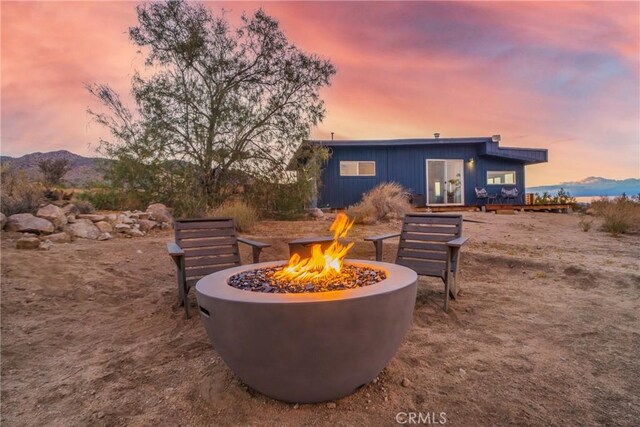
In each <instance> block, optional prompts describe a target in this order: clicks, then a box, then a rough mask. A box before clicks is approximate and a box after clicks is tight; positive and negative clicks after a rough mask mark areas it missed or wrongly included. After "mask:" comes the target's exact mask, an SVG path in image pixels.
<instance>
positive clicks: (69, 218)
mask: <svg viewBox="0 0 640 427" xmlns="http://www.w3.org/2000/svg"><path fill="white" fill-rule="evenodd" d="M76 221H77V219H76V216H75V214H69V215H67V223H69V224H73V223H74V222H76Z"/></svg>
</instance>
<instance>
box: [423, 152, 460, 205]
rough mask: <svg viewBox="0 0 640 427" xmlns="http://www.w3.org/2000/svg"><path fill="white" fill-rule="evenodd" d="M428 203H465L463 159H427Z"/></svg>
mask: <svg viewBox="0 0 640 427" xmlns="http://www.w3.org/2000/svg"><path fill="white" fill-rule="evenodd" d="M427 204H428V205H462V204H464V162H463V161H462V160H427Z"/></svg>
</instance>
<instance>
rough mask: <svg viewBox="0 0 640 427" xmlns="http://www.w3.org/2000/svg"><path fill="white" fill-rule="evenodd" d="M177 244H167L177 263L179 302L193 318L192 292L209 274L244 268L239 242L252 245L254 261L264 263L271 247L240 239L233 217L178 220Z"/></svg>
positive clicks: (176, 229) (176, 224)
mask: <svg viewBox="0 0 640 427" xmlns="http://www.w3.org/2000/svg"><path fill="white" fill-rule="evenodd" d="M174 227H175V233H176V241H175V242H172V243H168V244H167V250H168V251H169V255H170V256H171V258H173V261H174V262H175V263H176V269H177V275H178V299H179V301H180V303H181V304H182V305H184V310H185V313H186V315H187V317H189V304H188V302H187V295H188V294H189V289H191V287H193V286H195V284H196V282H198V280H200V279H201V278H202V277H204V276H206V275H207V274H211V273H214V272H216V271H219V270H224V269H226V268H231V267H236V266H238V265H240V252H239V249H238V242H240V243H245V244H247V245H250V246H251V247H252V250H253V262H254V263H257V262H260V252H261V251H262V249H264V248H267V247H269V246H271V245H269V244H267V243H261V242H256V241H254V240H249V239H245V238H242V237H238V236H237V234H236V226H235V224H234V222H233V219H232V218H194V219H177V220H176V221H175V224H174Z"/></svg>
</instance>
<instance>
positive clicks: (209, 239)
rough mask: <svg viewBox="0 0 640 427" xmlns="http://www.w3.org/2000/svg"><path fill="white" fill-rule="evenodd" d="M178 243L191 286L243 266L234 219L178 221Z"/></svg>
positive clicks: (176, 226)
mask: <svg viewBox="0 0 640 427" xmlns="http://www.w3.org/2000/svg"><path fill="white" fill-rule="evenodd" d="M175 230H176V243H177V244H178V246H180V247H181V248H182V250H183V251H184V254H185V255H184V264H185V275H186V279H187V285H188V286H194V285H195V284H196V282H197V281H198V280H199V279H200V278H202V277H203V276H206V275H207V274H211V273H215V272H216V271H219V270H224V269H226V268H230V267H235V266H238V265H240V252H239V250H238V240H237V236H236V226H235V223H234V222H233V219H231V218H195V219H178V220H176V223H175Z"/></svg>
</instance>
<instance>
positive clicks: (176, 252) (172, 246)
mask: <svg viewBox="0 0 640 427" xmlns="http://www.w3.org/2000/svg"><path fill="white" fill-rule="evenodd" d="M167 251H169V255H171V256H172V257H178V256H184V251H183V250H182V248H181V247H180V246H178V244H177V243H175V242H171V243H167Z"/></svg>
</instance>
